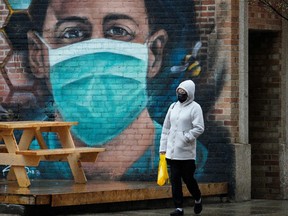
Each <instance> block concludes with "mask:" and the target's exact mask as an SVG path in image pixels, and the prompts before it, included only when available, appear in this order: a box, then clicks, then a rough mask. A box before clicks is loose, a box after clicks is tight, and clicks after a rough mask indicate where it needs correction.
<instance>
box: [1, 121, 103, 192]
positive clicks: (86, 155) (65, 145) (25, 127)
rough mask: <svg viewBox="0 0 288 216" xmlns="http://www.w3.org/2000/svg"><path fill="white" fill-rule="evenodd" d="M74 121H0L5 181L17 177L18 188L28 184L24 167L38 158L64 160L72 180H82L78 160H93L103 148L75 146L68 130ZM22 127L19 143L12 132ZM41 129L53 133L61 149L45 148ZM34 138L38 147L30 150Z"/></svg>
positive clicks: (36, 163) (82, 172)
mask: <svg viewBox="0 0 288 216" xmlns="http://www.w3.org/2000/svg"><path fill="white" fill-rule="evenodd" d="M77 124H78V123H77V122H61V121H15V122H0V141H3V144H1V145H0V165H9V166H11V167H10V171H9V173H8V175H7V180H17V182H18V185H19V186H20V187H29V186H30V185H31V182H30V180H29V177H28V175H27V172H26V169H25V167H26V166H35V167H37V166H38V165H39V163H40V161H68V163H69V166H70V169H71V171H72V174H73V177H74V181H75V182H76V183H86V182H87V179H86V176H85V173H84V170H83V168H82V165H81V162H95V161H96V159H97V156H98V154H99V153H100V152H103V151H105V149H104V148H92V147H76V146H75V144H74V141H73V139H72V135H71V133H70V129H71V127H72V126H73V125H77ZM16 130H22V131H23V133H22V135H21V138H20V141H19V143H17V141H16V139H15V131H16ZM43 132H54V133H57V135H58V138H59V142H60V145H61V148H57V149H49V148H48V146H47V145H46V143H45V140H44V138H43V136H42V133H43ZM35 138H36V140H37V141H38V144H39V147H40V149H36V150H35V149H30V145H31V143H32V141H33V140H34V139H35Z"/></svg>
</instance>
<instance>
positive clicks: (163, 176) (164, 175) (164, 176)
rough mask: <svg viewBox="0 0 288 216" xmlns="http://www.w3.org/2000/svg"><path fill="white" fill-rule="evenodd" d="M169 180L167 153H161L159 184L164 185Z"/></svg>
mask: <svg viewBox="0 0 288 216" xmlns="http://www.w3.org/2000/svg"><path fill="white" fill-rule="evenodd" d="M168 180H169V175H168V170H167V162H166V157H165V154H160V160H159V166H158V177H157V184H158V185H160V186H163V185H164V184H165V183H166V182H167V181H168Z"/></svg>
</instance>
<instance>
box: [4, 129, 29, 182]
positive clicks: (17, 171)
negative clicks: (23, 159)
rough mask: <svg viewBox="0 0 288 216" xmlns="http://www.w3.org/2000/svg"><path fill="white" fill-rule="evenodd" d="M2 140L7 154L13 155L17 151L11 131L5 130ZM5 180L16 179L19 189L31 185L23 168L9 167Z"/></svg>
mask: <svg viewBox="0 0 288 216" xmlns="http://www.w3.org/2000/svg"><path fill="white" fill-rule="evenodd" d="M2 138H3V140H4V142H5V145H6V148H7V150H8V152H9V153H15V152H16V151H17V150H18V145H17V142H16V139H15V136H14V134H13V130H7V131H6V133H5V134H4V133H3V135H2ZM7 179H8V180H15V179H16V180H17V182H18V185H19V186H20V187H29V186H30V184H31V183H30V180H29V178H28V175H27V173H26V169H25V166H11V167H10V171H9V173H8V176H7Z"/></svg>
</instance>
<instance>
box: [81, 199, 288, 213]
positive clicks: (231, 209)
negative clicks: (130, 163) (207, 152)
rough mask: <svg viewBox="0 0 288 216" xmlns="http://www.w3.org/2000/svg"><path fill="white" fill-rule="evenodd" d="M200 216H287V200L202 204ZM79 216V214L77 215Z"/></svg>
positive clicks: (148, 211) (189, 211) (164, 210)
mask: <svg viewBox="0 0 288 216" xmlns="http://www.w3.org/2000/svg"><path fill="white" fill-rule="evenodd" d="M203 207H204V208H203V211H202V213H201V215H202V216H220V215H221V216H248V215H255V216H256V215H261V216H262V215H267V216H287V215H288V200H252V201H246V202H239V203H208V204H204V206H203ZM172 210H173V208H171V209H170V208H165V209H154V210H135V211H123V212H109V213H94V214H93V213H92V214H91V213H89V214H80V215H85V216H88V215H89V216H90V215H91V216H92V215H97V216H108V215H112V216H130V215H133V216H134V215H136V216H164V215H165V216H169V215H170V212H171V211H172ZM184 211H185V215H194V212H193V207H186V208H184ZM78 215H79V214H78Z"/></svg>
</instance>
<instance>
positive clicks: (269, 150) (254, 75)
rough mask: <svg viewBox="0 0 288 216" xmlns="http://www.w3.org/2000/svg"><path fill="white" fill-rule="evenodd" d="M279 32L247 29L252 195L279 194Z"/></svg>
mask: <svg viewBox="0 0 288 216" xmlns="http://www.w3.org/2000/svg"><path fill="white" fill-rule="evenodd" d="M280 53H281V34H280V33H279V32H271V31H250V32H249V143H250V144H251V153H252V161H251V166H252V198H254V199H255V198H256V199H257V198H263V199H269V198H271V199H276V198H280V177H279V176H280V175H279V143H280V139H281V92H280V91H281V62H280V59H281V54H280Z"/></svg>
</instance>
